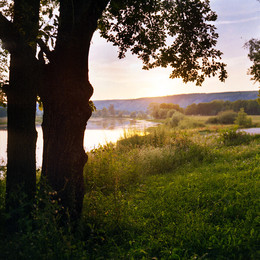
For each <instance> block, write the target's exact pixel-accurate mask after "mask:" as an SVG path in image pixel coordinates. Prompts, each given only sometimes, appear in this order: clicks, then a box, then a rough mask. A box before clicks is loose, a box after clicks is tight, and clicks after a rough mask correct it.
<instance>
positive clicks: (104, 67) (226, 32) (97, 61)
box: [90, 0, 260, 100]
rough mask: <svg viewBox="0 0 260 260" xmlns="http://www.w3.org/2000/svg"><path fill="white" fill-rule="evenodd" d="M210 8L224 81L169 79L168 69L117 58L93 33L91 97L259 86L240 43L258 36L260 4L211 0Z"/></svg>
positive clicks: (164, 93) (131, 58) (150, 94)
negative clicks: (214, 18)
mask: <svg viewBox="0 0 260 260" xmlns="http://www.w3.org/2000/svg"><path fill="white" fill-rule="evenodd" d="M211 7H212V10H214V11H216V12H217V14H218V20H217V22H216V26H217V32H218V33H219V40H218V45H217V48H219V49H220V50H221V51H222V52H223V53H224V55H223V56H222V57H223V61H224V62H225V63H226V64H227V71H228V74H229V77H228V79H227V80H226V82H225V83H221V82H220V81H219V80H218V78H217V77H216V78H210V79H207V80H206V81H205V82H204V83H203V86H202V87H198V86H195V84H194V83H189V84H184V83H182V80H181V79H169V75H170V71H171V70H170V69H161V68H157V69H153V70H150V71H144V70H142V62H141V61H139V60H138V59H137V57H135V56H132V55H130V54H129V55H127V57H126V58H125V59H122V60H119V59H118V58H117V48H116V47H114V46H112V44H111V43H107V42H106V41H105V40H104V39H101V38H100V37H99V35H98V33H96V34H95V35H94V37H93V42H92V45H91V51H90V81H91V83H92V85H93V87H94V95H93V97H92V99H93V100H100V99H127V98H139V97H148V96H165V95H174V94H182V93H210V92H225V91H245V90H258V86H259V85H257V84H254V83H253V82H252V81H251V80H250V76H249V75H247V70H248V68H249V67H250V65H251V63H250V61H249V59H248V57H247V54H248V50H246V49H244V48H243V45H244V44H245V42H246V41H248V40H250V39H251V38H260V3H259V2H258V1H257V0H247V1H245V0H211Z"/></svg>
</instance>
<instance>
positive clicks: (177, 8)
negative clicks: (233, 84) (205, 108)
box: [99, 0, 227, 85]
mask: <svg viewBox="0 0 260 260" xmlns="http://www.w3.org/2000/svg"><path fill="white" fill-rule="evenodd" d="M216 19H217V15H216V13H214V12H213V11H211V9H210V5H209V1H208V0H207V1H197V0H192V1H178V0H177V1H171V0H163V1H158V0H149V1H146V0H141V1H135V0H128V1H119V0H115V1H111V3H110V5H109V6H108V8H107V10H106V11H105V12H104V14H103V16H102V18H101V19H100V21H99V29H100V33H101V36H103V37H104V38H106V39H107V40H108V41H111V42H113V43H114V45H115V46H118V47H119V58H123V57H124V56H125V54H126V51H127V50H128V49H130V50H131V52H132V53H133V54H136V55H137V56H138V57H139V58H140V59H141V60H142V61H143V63H144V67H143V68H144V69H151V68H154V67H158V66H160V67H167V66H170V67H172V68H173V71H172V73H171V75H170V77H171V78H180V77H181V78H182V79H183V81H184V82H185V83H187V82H188V81H195V82H196V84H197V85H201V84H202V82H203V81H204V80H205V77H210V76H215V75H216V74H217V73H219V79H220V80H221V81H224V80H225V78H226V77H227V72H226V70H225V64H224V63H221V62H219V61H217V60H218V59H219V58H220V57H221V54H222V53H221V52H220V51H219V50H216V49H215V48H214V46H215V45H216V42H217V38H218V34H217V33H216V32H215V29H216V27H215V26H214V25H213V24H212V22H214V21H216ZM170 42H171V43H170Z"/></svg>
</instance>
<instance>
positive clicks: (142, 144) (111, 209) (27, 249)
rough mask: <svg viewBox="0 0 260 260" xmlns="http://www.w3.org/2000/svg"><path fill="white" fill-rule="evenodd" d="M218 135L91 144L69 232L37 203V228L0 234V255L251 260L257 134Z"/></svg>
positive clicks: (163, 132)
mask: <svg viewBox="0 0 260 260" xmlns="http://www.w3.org/2000/svg"><path fill="white" fill-rule="evenodd" d="M206 132H207V131H206ZM223 138H226V136H222V139H220V138H219V137H218V136H217V135H215V134H212V135H210V134H209V135H208V134H207V135H205V134H204V132H201V133H200V134H199V133H198V132H196V131H194V130H193V131H188V132H175V131H173V130H171V129H167V128H164V127H162V126H160V127H159V128H157V129H154V130H152V132H151V133H150V134H149V135H147V136H144V137H140V136H139V137H138V136H132V137H130V138H128V139H125V140H121V141H120V142H119V143H118V145H117V147H115V146H113V145H107V146H104V147H101V148H99V149H96V150H93V151H92V152H91V153H89V162H88V165H87V167H86V169H85V179H86V184H87V187H86V188H87V190H86V196H85V200H84V210H83V218H82V221H81V223H80V225H79V227H78V230H77V232H76V234H73V233H71V232H70V230H63V229H61V228H60V227H58V226H57V224H56V222H55V220H53V216H54V214H53V211H56V210H57V208H55V207H53V206H52V205H51V206H47V207H46V208H45V210H43V209H42V206H40V208H38V210H37V211H36V213H35V214H36V215H35V220H34V226H36V227H38V228H36V229H35V230H31V229H30V221H31V220H26V221H27V222H26V224H27V226H28V227H29V228H28V230H27V231H26V232H24V233H22V234H17V235H13V236H10V237H8V238H7V239H5V237H4V235H3V236H2V237H1V239H0V240H1V241H2V242H3V243H2V245H1V244H0V250H1V252H2V256H3V257H4V259H29V258H31V259H257V258H258V257H259V251H257V250H258V248H257V246H258V245H259V206H260V203H259V202H260V201H259V200H260V197H259V194H260V181H259V175H260V164H259V161H260V138H259V137H256V138H241V137H240V136H239V135H236V136H233V135H232V138H235V139H236V141H240V145H239V146H232V145H228V144H230V143H228V142H227V145H224V144H223V143H222V142H221V141H223ZM228 140H229V141H230V139H228ZM1 182H2V181H1ZM1 184H2V185H0V188H1V192H0V195H1V196H0V200H1V204H0V205H1V207H0V211H1V212H3V205H4V188H3V182H2V183H1ZM38 196H40V194H39V195H38ZM41 201H45V202H46V198H45V199H44V198H43V199H41ZM48 201H49V199H48V198H47V202H46V203H47V205H48ZM41 204H42V202H40V205H41ZM1 218H3V216H2V217H1ZM2 220H3V219H2ZM2 223H3V221H2ZM0 227H1V229H2V228H3V226H0ZM29 256H30V257H29ZM17 257H18V258H17Z"/></svg>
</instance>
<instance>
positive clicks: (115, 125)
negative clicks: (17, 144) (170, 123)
mask: <svg viewBox="0 0 260 260" xmlns="http://www.w3.org/2000/svg"><path fill="white" fill-rule="evenodd" d="M154 125H155V123H153V122H148V121H145V120H132V119H130V120H129V119H121V118H120V119H117V118H116V119H110V118H109V119H101V118H93V119H90V120H89V121H88V125H87V128H86V131H85V138H84V148H85V150H86V151H90V150H91V149H93V148H96V147H98V146H99V145H103V144H106V143H108V142H116V141H117V140H118V139H119V138H120V137H122V136H124V132H125V131H126V130H127V129H129V128H135V129H138V130H143V129H144V128H147V127H150V126H154ZM36 130H37V132H38V139H37V146H36V161H37V167H40V166H41V164H42V149H43V135H42V129H41V127H40V126H37V128H36ZM6 147H7V131H6V130H0V165H5V164H6Z"/></svg>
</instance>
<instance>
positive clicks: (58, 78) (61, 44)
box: [41, 0, 108, 220]
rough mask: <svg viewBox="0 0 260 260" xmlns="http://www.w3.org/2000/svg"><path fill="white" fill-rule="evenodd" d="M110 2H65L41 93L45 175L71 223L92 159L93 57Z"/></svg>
mask: <svg viewBox="0 0 260 260" xmlns="http://www.w3.org/2000/svg"><path fill="white" fill-rule="evenodd" d="M107 2H108V1H102V0H98V1H92V0H91V1H77V2H74V3H73V2H72V1H61V2H60V25H59V31H58V37H57V42H56V47H55V51H54V52H53V53H52V57H51V59H50V63H49V64H48V65H47V66H46V67H47V68H46V85H45V87H44V89H42V92H41V98H42V101H43V106H44V117H43V125H42V128H43V137H44V151H43V166H42V175H43V176H44V177H46V179H47V182H48V183H49V184H50V185H51V187H52V188H53V189H54V190H55V191H57V197H59V198H61V204H62V205H63V206H64V208H65V210H68V212H69V214H70V218H71V219H72V220H76V219H78V218H79V216H80V214H81V211H82V204H83V197H84V180H83V167H84V165H85V163H86V162H87V155H86V153H85V151H84V148H83V138H84V132H85V128H86V124H87V121H88V119H89V118H90V116H91V109H90V107H89V105H88V101H89V99H90V97H91V96H92V93H93V88H92V86H91V84H90V83H89V80H88V54H89V47H90V42H91V38H92V36H93V33H94V31H95V30H96V27H97V20H98V18H99V17H100V15H101V14H102V11H103V10H104V8H105V7H106V4H107Z"/></svg>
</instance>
